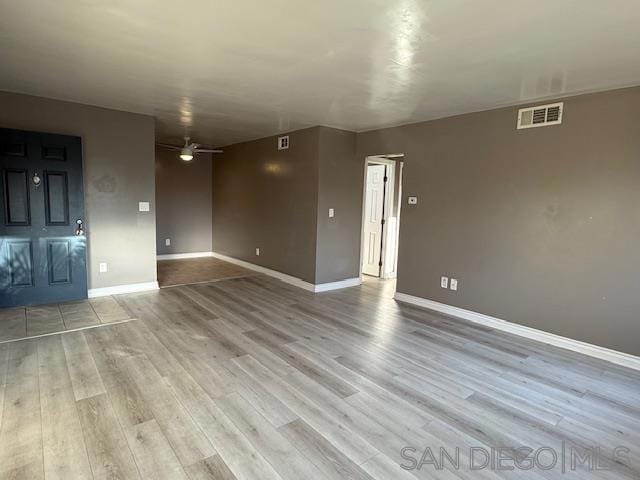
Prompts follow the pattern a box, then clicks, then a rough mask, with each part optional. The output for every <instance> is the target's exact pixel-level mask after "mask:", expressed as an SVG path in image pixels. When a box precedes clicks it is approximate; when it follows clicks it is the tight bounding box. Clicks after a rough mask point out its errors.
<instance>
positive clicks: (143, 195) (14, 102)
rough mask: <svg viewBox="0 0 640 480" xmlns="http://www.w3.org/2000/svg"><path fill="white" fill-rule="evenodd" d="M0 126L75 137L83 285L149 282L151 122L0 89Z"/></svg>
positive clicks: (152, 266)
mask: <svg viewBox="0 0 640 480" xmlns="http://www.w3.org/2000/svg"><path fill="white" fill-rule="evenodd" d="M0 127H5V128H14V129H19V130H34V131H41V132H50V133H59V134H67V135H77V136H80V137H82V147H83V160H84V179H85V187H84V191H85V209H86V226H87V236H88V245H89V247H88V259H87V264H88V269H89V288H99V287H108V286H114V285H123V284H130V283H143V282H153V281H155V280H156V258H155V257H156V248H155V246H156V232H155V208H154V197H155V191H154V189H155V172H154V141H155V138H154V137H155V132H154V120H153V117H150V116H146V115H138V114H133V113H126V112H119V111H115V110H107V109H103V108H97V107H90V106H86V105H80V104H76V103H69V102H62V101H57V100H50V99H44V98H40V97H33V96H27V95H20V94H14V93H7V92H0ZM139 201H149V202H151V211H150V212H144V213H143V212H138V202H139ZM99 262H107V263H108V265H109V271H108V272H107V273H102V274H101V273H98V263H99Z"/></svg>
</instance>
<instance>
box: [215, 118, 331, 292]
mask: <svg viewBox="0 0 640 480" xmlns="http://www.w3.org/2000/svg"><path fill="white" fill-rule="evenodd" d="M289 135H290V147H289V149H288V150H282V151H278V150H277V145H276V137H268V138H263V139H260V140H255V141H252V142H246V143H241V144H237V145H232V146H229V147H225V148H224V154H222V155H219V156H215V157H214V161H213V249H214V251H215V252H218V253H222V254H224V255H229V256H231V257H235V258H238V259H241V260H245V261H248V262H251V263H255V264H257V265H262V266H264V267H267V268H270V269H272V270H276V271H279V272H282V273H286V274H288V275H292V276H294V277H297V278H301V279H303V280H305V281H307V282H310V283H315V255H316V220H317V216H316V215H317V190H318V141H319V129H318V128H309V129H305V130H299V131H297V132H292V133H290V134H289ZM256 247H259V248H260V256H256V255H255V249H256Z"/></svg>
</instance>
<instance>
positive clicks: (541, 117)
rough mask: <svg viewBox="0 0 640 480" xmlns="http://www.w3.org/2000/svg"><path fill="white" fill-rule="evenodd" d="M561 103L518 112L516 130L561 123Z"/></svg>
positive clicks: (522, 109) (523, 109)
mask: <svg viewBox="0 0 640 480" xmlns="http://www.w3.org/2000/svg"><path fill="white" fill-rule="evenodd" d="M563 105H564V103H563V102H560V103H550V104H549V105H539V106H537V107H529V108H521V109H520V110H518V130H520V129H522V128H534V127H548V126H550V125H560V124H561V123H562V109H563Z"/></svg>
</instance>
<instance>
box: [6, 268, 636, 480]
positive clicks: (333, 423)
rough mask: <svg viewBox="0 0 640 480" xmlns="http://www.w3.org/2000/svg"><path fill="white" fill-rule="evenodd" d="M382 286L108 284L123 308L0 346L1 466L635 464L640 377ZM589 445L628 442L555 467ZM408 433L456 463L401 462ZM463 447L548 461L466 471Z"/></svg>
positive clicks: (79, 471)
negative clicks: (553, 459) (397, 298)
mask: <svg viewBox="0 0 640 480" xmlns="http://www.w3.org/2000/svg"><path fill="white" fill-rule="evenodd" d="M391 289H392V284H389V283H382V282H380V283H376V282H372V283H367V284H365V285H363V286H361V287H355V288H350V289H345V290H341V291H336V292H330V293H325V294H318V295H314V294H311V293H309V292H306V291H303V290H299V289H296V288H294V287H290V286H288V285H285V284H283V283H281V282H278V281H276V280H273V279H269V278H267V277H264V276H261V275H258V276H252V277H246V278H240V279H234V280H227V281H221V282H216V283H211V284H201V285H193V286H185V287H176V288H168V289H162V290H160V291H157V292H152V293H144V294H133V295H127V296H119V297H117V301H118V302H119V304H120V305H122V307H123V308H124V309H125V310H126V311H127V312H128V314H129V316H131V317H133V318H137V320H132V321H129V322H127V323H122V324H114V325H105V326H102V327H99V328H95V329H91V330H85V331H80V332H69V333H63V334H61V335H54V336H49V337H43V338H37V339H29V340H22V341H16V342H12V343H5V344H2V345H0V418H1V419H2V420H1V424H0V478H2V479H8V478H28V479H37V478H43V477H44V478H56V479H75V478H99V479H106V478H125V479H130V478H140V477H142V478H149V479H187V478H188V479H212V478H213V479H233V478H237V479H261V480H262V479H290V480H304V479H414V478H437V479H456V478H473V479H475V478H482V479H498V478H534V479H550V478H579V479H588V478H604V479H616V478H626V479H637V478H640V468H639V456H640V374H639V372H636V371H631V370H628V369H625V368H623V367H618V366H614V365H611V364H608V363H605V362H602V361H598V360H595V359H592V358H589V357H584V356H581V355H579V354H577V353H573V352H568V351H563V350H560V349H557V348H554V347H550V346H547V345H544V344H540V343H536V342H533V341H529V340H526V339H522V338H519V337H515V336H511V335H508V334H505V333H502V332H497V331H493V330H490V329H487V328H483V327H480V326H477V325H473V324H470V323H465V322H463V321H459V320H454V319H448V318H445V317H441V316H437V315H434V314H431V313H429V312H427V311H424V310H420V309H417V308H414V307H410V306H404V305H400V304H397V303H396V302H394V301H393V300H392V299H391V293H392V292H391ZM596 446H600V447H601V448H602V452H601V456H602V457H603V458H602V459H601V460H603V461H606V460H607V459H610V458H611V457H612V456H613V452H612V449H613V448H614V447H616V446H624V447H626V448H628V449H629V451H628V453H627V454H626V455H623V456H622V458H620V459H619V461H618V462H617V463H615V464H614V465H613V467H611V468H613V470H606V471H589V470H588V468H587V467H586V466H584V465H582V466H581V467H580V468H579V471H577V472H571V468H570V467H571V465H570V463H569V462H570V459H569V458H566V460H567V462H566V464H565V468H566V470H567V473H566V474H562V471H561V466H562V465H561V463H560V460H561V458H565V457H568V455H569V452H570V451H571V450H572V449H577V451H579V452H580V453H581V454H585V450H584V449H585V448H590V447H596ZM403 447H411V448H414V449H415V452H416V453H411V452H412V451H411V450H409V451H406V450H405V456H407V457H412V458H416V457H417V458H419V457H420V456H421V455H422V454H423V453H424V451H425V449H426V448H427V447H429V448H431V451H432V452H433V453H434V455H435V459H436V461H438V459H439V458H438V457H439V452H440V450H439V449H440V448H441V447H444V448H446V449H447V452H449V453H450V454H451V455H454V454H455V449H456V447H457V448H459V452H460V454H459V455H460V468H459V469H456V468H454V467H453V466H452V465H451V463H450V462H446V461H445V462H443V463H444V465H443V468H442V469H441V470H438V469H436V468H434V466H433V465H428V464H426V465H423V466H422V468H421V469H420V470H405V469H402V468H401V467H400V465H401V464H404V465H405V466H408V467H410V466H411V461H410V460H407V459H405V458H403V457H401V450H402V449H403ZM470 447H475V448H476V450H474V451H479V449H480V448H484V449H486V450H487V451H488V449H489V448H490V447H504V448H506V450H505V451H506V454H507V455H515V456H516V457H517V458H518V459H519V460H520V461H526V457H528V456H530V455H528V452H527V451H525V450H523V449H522V448H520V447H530V448H532V449H537V448H539V447H547V450H544V451H543V453H544V452H546V453H547V454H549V452H550V450H549V449H551V448H553V449H555V451H556V452H557V454H558V455H560V456H561V458H559V460H558V466H557V467H556V468H554V469H552V470H543V469H541V468H533V469H532V470H529V471H521V470H514V471H498V470H497V466H496V468H489V467H488V468H485V469H482V470H474V471H472V470H470V469H469V452H470ZM563 449H564V450H563ZM407 452H409V453H407ZM562 452H565V455H564V456H562ZM625 452H626V451H625ZM618 453H620V452H618ZM549 458H550V457H549V456H547V457H544V455H542V456H541V457H540V458H539V459H540V460H541V461H543V460H545V459H546V463H548V461H549ZM507 463H508V462H507ZM511 464H513V462H511ZM522 465H523V466H524V465H526V463H522Z"/></svg>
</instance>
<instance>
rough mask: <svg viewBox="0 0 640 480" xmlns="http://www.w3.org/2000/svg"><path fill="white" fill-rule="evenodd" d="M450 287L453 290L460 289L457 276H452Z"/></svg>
mask: <svg viewBox="0 0 640 480" xmlns="http://www.w3.org/2000/svg"><path fill="white" fill-rule="evenodd" d="M449 288H450V289H451V290H458V280H457V279H455V278H452V279H451V281H450V282H449Z"/></svg>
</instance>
